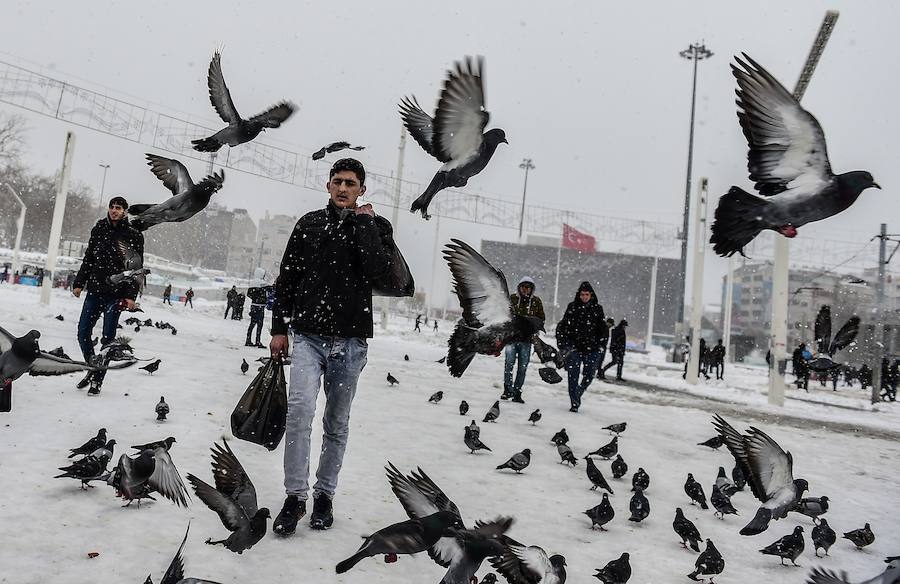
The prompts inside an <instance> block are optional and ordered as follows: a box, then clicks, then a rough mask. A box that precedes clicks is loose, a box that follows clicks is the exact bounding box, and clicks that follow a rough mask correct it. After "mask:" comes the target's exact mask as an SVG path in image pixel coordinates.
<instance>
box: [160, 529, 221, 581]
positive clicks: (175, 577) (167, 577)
mask: <svg viewBox="0 0 900 584" xmlns="http://www.w3.org/2000/svg"><path fill="white" fill-rule="evenodd" d="M190 530H191V524H190V523H188V527H187V529H185V530H184V539H182V540H181V545H180V546H178V551H177V552H175V557H174V558H172V562H171V563H170V564H169V567H168V568H167V569H166V573H165V574H163V577H162V580H160V581H159V584H219V583H218V582H213V581H212V580H201V579H199V578H185V577H184V556H183V555H182V553H183V552H184V544H185V543H186V542H187V536H188V532H189V531H190ZM144 584H153V580H152V579H151V578H150V576H147V579H146V580H144Z"/></svg>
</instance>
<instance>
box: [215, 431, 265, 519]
mask: <svg viewBox="0 0 900 584" xmlns="http://www.w3.org/2000/svg"><path fill="white" fill-rule="evenodd" d="M222 444H223V445H224V448H223V447H222V446H219V445H218V444H214V445H213V448H211V450H212V459H213V461H212V469H213V478H214V479H215V481H216V490H217V491H219V492H220V493H224V494H225V495H227V496H228V497H230V498H231V499H232V500H233V501H235V502H236V503H237V504H238V505H240V506H241V508H242V509H243V510H244V513H245V514H246V515H247V517H253V516H254V515H256V510H257V502H256V488H255V487H254V486H253V482H252V481H251V480H250V477H249V476H247V472H246V471H245V470H244V467H243V466H241V463H240V462H239V461H238V459H237V456H235V454H234V452H233V451H232V450H231V447H230V446H228V442H226V441H225V440H222Z"/></svg>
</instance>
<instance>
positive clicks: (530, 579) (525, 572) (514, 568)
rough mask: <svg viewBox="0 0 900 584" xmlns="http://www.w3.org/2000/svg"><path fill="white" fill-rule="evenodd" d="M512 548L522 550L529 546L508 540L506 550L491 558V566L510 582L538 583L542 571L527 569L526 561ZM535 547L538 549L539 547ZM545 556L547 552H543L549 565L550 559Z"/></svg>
mask: <svg viewBox="0 0 900 584" xmlns="http://www.w3.org/2000/svg"><path fill="white" fill-rule="evenodd" d="M514 549H516V550H523V552H524V551H525V550H527V549H530V548H525V547H524V546H522V545H521V544H518V543H513V542H512V541H510V542H509V545H508V546H507V548H506V551H505V552H504V553H503V554H502V555H501V556H500V557H497V558H493V559H491V566H493V568H494V569H495V570H497V571H498V572H500V574H501V575H502V576H503V577H504V578H506V580H507V581H508V582H509V583H510V584H538V583H539V582H540V581H541V578H542V577H543V572H542V573H535V572H533V571H532V570H531V569H529V568H528V566H527V564H526V562H523V561H522V560H520V559H519V556H518V555H517V554H516V553H515V552H514V551H513V550H514ZM537 549H538V550H540V549H541V548H537ZM541 552H543V550H541ZM546 556H547V554H544V557H545V559H546V562H547V565H549V564H550V559H549V558H547V557H546Z"/></svg>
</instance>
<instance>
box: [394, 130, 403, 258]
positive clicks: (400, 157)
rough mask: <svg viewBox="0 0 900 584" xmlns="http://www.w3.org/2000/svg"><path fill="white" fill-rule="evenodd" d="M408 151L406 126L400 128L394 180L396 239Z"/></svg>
mask: <svg viewBox="0 0 900 584" xmlns="http://www.w3.org/2000/svg"><path fill="white" fill-rule="evenodd" d="M405 153H406V128H405V127H402V126H401V128H400V145H399V146H398V147H397V175H396V178H395V180H394V212H393V214H392V215H391V225H392V226H393V227H394V239H395V240H396V238H397V222H398V221H399V220H400V190H401V187H402V185H403V159H404V158H405Z"/></svg>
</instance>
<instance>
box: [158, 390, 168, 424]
mask: <svg viewBox="0 0 900 584" xmlns="http://www.w3.org/2000/svg"><path fill="white" fill-rule="evenodd" d="M168 415H169V404H167V403H166V398H165V397H163V396H159V403H158V404H156V421H157V422H165V421H166V416H168Z"/></svg>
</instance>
